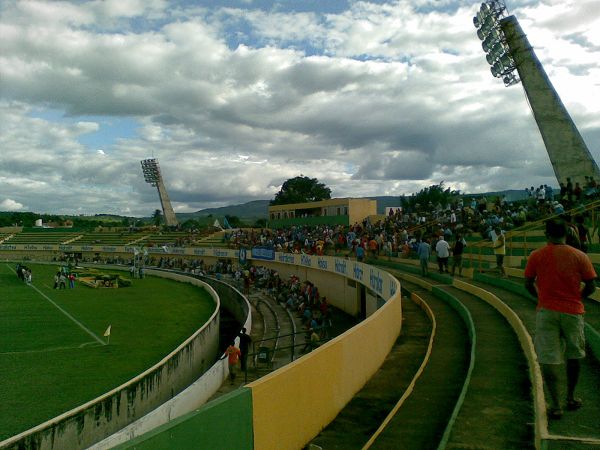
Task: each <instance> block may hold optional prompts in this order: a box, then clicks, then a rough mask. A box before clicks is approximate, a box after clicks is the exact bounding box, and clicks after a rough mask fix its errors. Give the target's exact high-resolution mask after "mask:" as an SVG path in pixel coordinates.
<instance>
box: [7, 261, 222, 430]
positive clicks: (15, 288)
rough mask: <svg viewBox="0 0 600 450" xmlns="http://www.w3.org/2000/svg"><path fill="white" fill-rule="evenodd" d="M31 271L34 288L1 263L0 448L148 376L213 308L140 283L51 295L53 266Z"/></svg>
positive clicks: (188, 288)
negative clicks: (0, 444) (17, 436)
mask: <svg viewBox="0 0 600 450" xmlns="http://www.w3.org/2000/svg"><path fill="white" fill-rule="evenodd" d="M30 267H31V268H32V273H33V287H32V286H27V285H26V284H25V283H23V282H21V281H20V280H19V279H18V278H17V276H16V274H15V272H14V269H15V265H14V264H11V265H8V264H6V263H0V372H1V376H0V418H1V420H0V441H1V440H4V439H6V438H8V437H10V436H13V435H15V434H18V433H20V432H22V431H24V430H27V429H29V428H31V427H33V426H35V425H37V424H39V423H41V422H44V421H46V420H48V419H51V418H52V417H55V416H57V415H59V414H61V413H63V412H66V411H68V410H70V409H72V408H74V407H76V406H79V405H81V404H83V403H85V402H86V401H89V400H91V399H93V398H95V397H97V396H99V395H101V394H103V393H105V392H107V391H109V390H111V389H113V388H115V387H117V386H119V385H121V384H122V383H124V382H126V381H128V380H130V379H131V378H133V377H134V376H136V375H137V374H139V373H141V372H143V371H144V370H146V369H148V368H149V367H151V366H152V365H154V364H155V363H157V362H158V361H160V360H161V359H162V358H163V357H164V356H166V355H167V354H168V353H170V352H171V351H172V350H173V349H174V348H176V347H177V346H178V345H179V344H181V343H182V342H183V341H184V340H185V339H187V338H188V337H189V336H190V335H191V334H193V333H194V332H195V331H196V330H197V329H198V328H200V327H201V326H202V324H204V323H205V322H206V321H207V319H208V318H209V317H210V315H211V314H212V313H213V311H214V308H215V304H214V302H213V300H212V298H211V297H210V295H209V294H208V293H207V292H206V291H205V290H203V289H201V288H198V287H195V286H192V285H190V284H187V283H178V282H175V281H170V280H165V279H160V278H156V277H147V278H145V279H143V280H138V279H135V280H132V285H131V286H130V287H126V288H119V289H111V288H98V289H93V288H90V287H86V286H83V285H81V284H79V283H77V285H76V287H75V289H63V290H55V289H52V286H53V284H54V280H53V277H54V273H56V271H57V266H44V265H30ZM105 272H106V271H105ZM121 274H123V275H128V274H127V273H124V272H121ZM52 302H54V303H55V304H56V305H54V304H53V303H52ZM59 307H60V308H61V309H62V311H61V309H59ZM69 316H71V317H69ZM109 325H111V327H112V329H111V336H110V344H109V345H103V344H102V343H101V342H100V341H102V342H106V340H107V338H106V337H104V336H103V334H104V332H105V330H106V328H107V327H108V326H109Z"/></svg>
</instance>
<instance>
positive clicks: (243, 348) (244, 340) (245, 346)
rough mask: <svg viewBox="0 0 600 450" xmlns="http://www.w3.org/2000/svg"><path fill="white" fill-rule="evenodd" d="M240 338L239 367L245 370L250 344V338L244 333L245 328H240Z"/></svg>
mask: <svg viewBox="0 0 600 450" xmlns="http://www.w3.org/2000/svg"><path fill="white" fill-rule="evenodd" d="M238 336H239V338H240V352H241V354H242V356H241V358H240V363H241V367H240V368H241V369H242V372H245V371H246V369H247V361H248V352H249V350H250V344H251V343H252V338H251V337H250V336H249V335H248V334H246V328H245V327H244V328H242V331H240V334H238Z"/></svg>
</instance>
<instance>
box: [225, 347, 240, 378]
mask: <svg viewBox="0 0 600 450" xmlns="http://www.w3.org/2000/svg"><path fill="white" fill-rule="evenodd" d="M225 353H226V354H227V362H228V363H229V384H233V382H234V381H235V375H236V373H235V366H237V363H238V361H239V360H240V356H241V352H240V349H239V348H237V347H236V346H235V343H234V342H233V341H231V342H230V343H229V347H227V350H225Z"/></svg>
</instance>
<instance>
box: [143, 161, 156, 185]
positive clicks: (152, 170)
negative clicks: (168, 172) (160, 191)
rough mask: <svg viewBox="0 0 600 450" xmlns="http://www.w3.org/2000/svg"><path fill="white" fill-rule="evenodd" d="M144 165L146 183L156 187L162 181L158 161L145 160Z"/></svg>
mask: <svg viewBox="0 0 600 450" xmlns="http://www.w3.org/2000/svg"><path fill="white" fill-rule="evenodd" d="M141 163H142V172H143V173H144V180H145V181H146V183H150V184H151V185H152V186H156V185H157V183H158V181H159V180H160V168H159V167H158V161H157V160H156V159H144V160H143V161H141Z"/></svg>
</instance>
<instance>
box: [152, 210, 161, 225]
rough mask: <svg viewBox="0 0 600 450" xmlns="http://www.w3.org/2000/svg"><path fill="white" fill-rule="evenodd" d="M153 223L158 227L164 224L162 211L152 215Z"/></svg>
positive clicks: (156, 211)
mask: <svg viewBox="0 0 600 450" xmlns="http://www.w3.org/2000/svg"><path fill="white" fill-rule="evenodd" d="M152 223H153V224H154V225H156V226H157V227H158V226H160V224H161V223H162V211H161V210H160V209H156V210H154V213H153V214H152Z"/></svg>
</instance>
